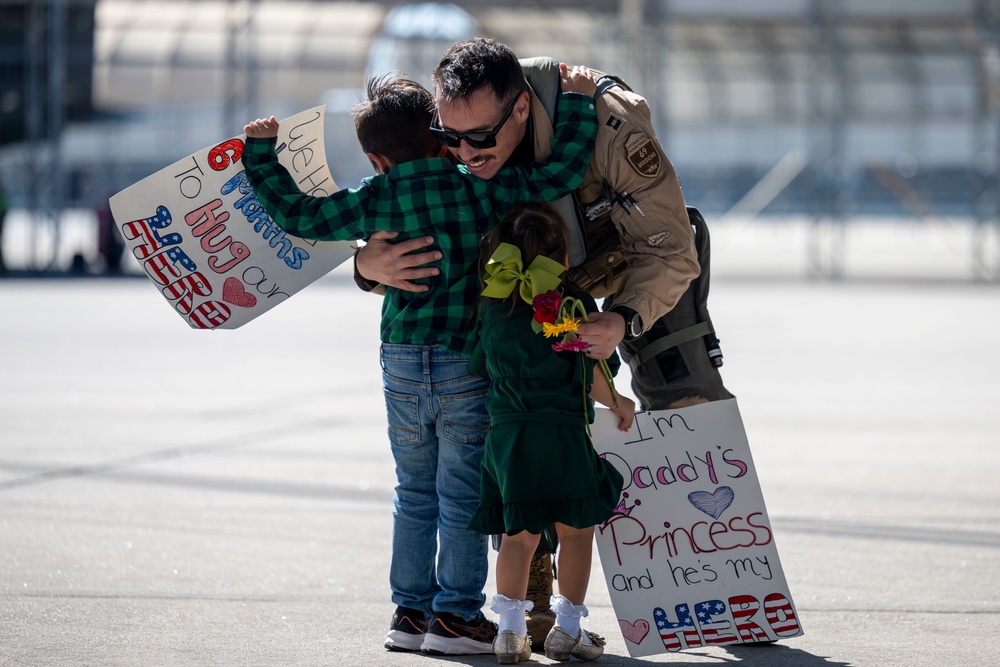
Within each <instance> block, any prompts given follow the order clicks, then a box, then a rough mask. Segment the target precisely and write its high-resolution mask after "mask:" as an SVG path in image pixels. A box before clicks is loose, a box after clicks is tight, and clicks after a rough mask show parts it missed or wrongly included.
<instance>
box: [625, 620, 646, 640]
mask: <svg viewBox="0 0 1000 667" xmlns="http://www.w3.org/2000/svg"><path fill="white" fill-rule="evenodd" d="M618 626H619V627H620V628H621V629H622V635H623V636H624V637H625V639H627V640H629V641H630V642H632V643H633V644H641V643H642V640H643V639H645V638H646V635H648V634H649V623H648V622H647V621H646V619H644V618H640V619H639V620H637V621H636V622H635V623H629V622H628V621H623V620H622V619H620V618H619V619H618Z"/></svg>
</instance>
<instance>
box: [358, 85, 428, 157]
mask: <svg viewBox="0 0 1000 667" xmlns="http://www.w3.org/2000/svg"><path fill="white" fill-rule="evenodd" d="M394 77H395V75H393V74H383V75H382V76H380V77H372V78H371V79H369V80H368V99H367V100H365V101H364V102H361V103H360V104H358V105H357V106H356V107H354V109H352V112H353V113H354V131H355V132H356V133H357V135H358V143H360V144H361V150H363V151H364V152H365V153H378V154H379V155H384V156H385V157H386V158H388V159H389V160H391V161H392V163H393V164H400V163H401V162H410V161H412V160H419V159H422V158H427V157H434V156H436V155H437V154H438V153H439V152H440V150H441V144H440V143H439V142H438V140H437V139H435V138H434V135H433V134H431V133H430V130H429V129H428V128H429V127H430V126H431V121H432V120H433V116H434V98H433V97H431V94H430V92H429V91H428V90H427V89H426V88H424V87H423V86H421V85H420V84H419V83H417V82H415V81H411V80H409V79H403V78H394Z"/></svg>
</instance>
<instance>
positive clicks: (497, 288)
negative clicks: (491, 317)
mask: <svg viewBox="0 0 1000 667" xmlns="http://www.w3.org/2000/svg"><path fill="white" fill-rule="evenodd" d="M565 269H566V267H565V266H563V265H562V264H560V263H559V262H557V261H555V260H554V259H552V258H550V257H545V256H544V255H538V256H537V257H535V259H534V260H533V261H532V262H531V265H530V266H528V268H524V266H523V264H522V262H521V251H520V250H519V249H518V248H517V247H516V246H513V245H511V244H509V243H501V244H500V245H499V246H498V247H497V249H496V251H495V252H494V253H493V255H492V256H491V257H490V259H489V261H488V262H487V263H486V267H485V270H484V273H485V276H484V278H483V282H485V283H486V288H485V289H484V290H483V292H482V293H483V296H487V297H490V298H494V299H506V298H507V297H509V296H510V295H511V294H512V293H513V292H514V290H515V289H517V290H518V291H519V294H520V296H521V298H522V299H523V300H524V301H525V302H526V303H530V304H531V306H532V307H533V308H534V309H535V314H534V316H533V318H532V320H531V328H532V329H533V330H534V331H535V333H541V334H543V335H544V336H545V337H546V338H556V337H560V340H559V341H558V342H556V343H553V345H552V349H553V350H555V351H556V352H578V353H580V354H584V353H585V352H587V351H588V350H589V349H590V346H589V345H588V344H587V343H586V342H585V341H584V340H583V339H581V338H580V337H579V336H578V335H577V333H576V331H577V329H578V328H579V326H580V321H581V320H582V321H584V322H587V321H588V318H587V310H586V308H584V306H583V303H582V302H581V301H580V300H579V299H577V298H575V297H572V296H564V295H562V294H560V293H559V292H557V291H556V288H557V287H559V285H560V284H561V283H562V278H561V277H560V276H561V275H562V273H563V271H565ZM597 365H598V366H599V367H600V369H601V373H602V374H603V375H604V379H606V380H607V381H608V386H609V387H610V388H611V397H612V398H613V399H614V403H615V407H617V406H618V392H617V391H616V390H615V382H614V379H613V378H612V376H611V369H610V368H609V367H608V362H607V360H606V359H598V360H597ZM580 369H581V373H583V375H584V382H583V385H584V388H583V408H584V409H583V413H584V415H586V414H587V383H586V381H585V380H586V377H585V376H586V369H585V368H584V366H583V364H580ZM587 433H588V434H589V433H590V424H587Z"/></svg>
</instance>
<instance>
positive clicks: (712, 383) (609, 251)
mask: <svg viewBox="0 0 1000 667" xmlns="http://www.w3.org/2000/svg"><path fill="white" fill-rule="evenodd" d="M521 66H522V69H524V72H525V78H526V79H527V80H528V82H529V85H530V87H531V90H530V93H531V116H532V127H533V131H534V137H533V140H534V149H535V159H536V160H540V159H544V157H545V156H546V155H548V153H549V144H550V142H551V140H552V133H553V129H552V122H551V114H550V113H549V112H548V110H547V109H550V108H554V99H555V97H556V96H558V94H559V63H558V61H555V60H552V59H551V58H528V59H523V60H521ZM598 75H600V73H598ZM596 99H597V117H598V127H599V128H600V129H599V132H598V136H597V145H596V147H595V149H594V152H593V154H592V157H591V163H590V169H589V171H588V172H587V175H586V177H585V178H584V181H583V185H582V186H581V187H580V188H579V189H578V190H577V192H576V193H575V195H574V196H573V197H568V198H565V199H563V200H561V201H560V202H559V203H558V204H557V208H559V210H560V212H561V213H562V215H563V217H564V218H565V219H566V221H567V224H568V227H569V231H570V237H571V242H570V266H571V269H570V274H571V276H572V277H573V279H574V280H575V281H576V282H577V283H578V285H579V286H580V287H581V288H583V289H584V290H586V291H587V292H589V293H590V294H591V295H593V296H594V297H596V298H600V297H607V298H606V301H605V304H604V309H605V310H609V309H611V308H613V307H615V306H624V307H626V308H630V309H632V310H633V311H635V312H637V313H638V314H639V316H640V317H641V319H642V322H643V326H644V329H645V331H644V333H643V335H642V336H640V337H639V338H637V339H636V340H634V341H625V342H623V343H622V345H621V347H620V350H621V353H622V357H623V358H624V359H625V360H626V361H627V362H628V363H629V365H630V367H631V368H632V377H633V381H632V389H633V391H634V392H635V395H636V396H637V397H638V398H639V400H640V402H641V404H642V408H643V409H653V410H658V409H665V408H669V407H681V406H683V405H688V404H691V403H693V402H703V401H704V400H710V401H714V400H723V399H727V398H732V394H730V393H729V391H727V390H726V388H725V386H724V385H723V383H722V377H721V375H720V374H719V371H718V368H717V367H716V366H715V365H713V363H712V358H711V357H710V356H709V349H708V348H709V345H711V346H712V347H713V353H716V352H717V345H716V340H715V338H714V331H713V330H712V326H711V320H710V319H709V317H708V310H707V305H706V303H707V295H708V285H709V276H708V271H707V269H708V266H709V261H708V260H709V243H708V229H707V227H706V226H705V224H704V220H703V219H702V218H701V215H700V214H699V213H698V212H697V211H696V210H694V209H688V208H687V207H686V205H685V203H684V197H683V195H682V194H681V187H680V183H679V181H678V178H677V174H676V172H675V171H674V168H673V166H672V165H671V163H670V161H669V160H668V159H667V156H666V155H665V154H664V153H663V149H662V147H661V146H660V143H659V141H658V140H657V138H656V134H655V132H654V130H653V126H652V119H651V117H650V112H649V107H648V105H647V104H646V100H645V99H643V98H642V97H640V96H638V95H636V94H635V93H633V92H631V90H629V89H628V87H627V86H625V85H624V84H623V83H622V82H621V81H620V80H618V79H614V78H613V77H608V78H607V79H602V81H601V83H600V84H599V86H598V94H597V96H596ZM588 212H589V213H590V216H589V217H588ZM699 255H700V256H701V262H702V266H701V272H700V270H699ZM699 272H700V275H699ZM718 354H719V355H720V357H719V361H721V352H718Z"/></svg>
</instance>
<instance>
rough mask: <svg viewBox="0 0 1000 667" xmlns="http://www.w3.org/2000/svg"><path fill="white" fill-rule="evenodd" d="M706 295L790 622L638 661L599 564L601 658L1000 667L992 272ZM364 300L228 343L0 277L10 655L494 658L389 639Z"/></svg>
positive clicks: (374, 317) (345, 293) (727, 281)
mask: <svg viewBox="0 0 1000 667" xmlns="http://www.w3.org/2000/svg"><path fill="white" fill-rule="evenodd" d="M338 271H339V270H338ZM711 308H712V313H713V316H714V319H715V324H716V327H717V329H718V331H719V333H720V337H721V339H722V343H723V348H724V351H725V353H726V365H725V367H724V369H723V370H724V373H725V378H726V381H727V384H728V385H729V387H730V388H731V389H732V391H734V392H735V393H736V394H737V396H738V399H739V405H740V409H741V412H742V415H743V419H744V422H745V424H746V428H747V432H748V436H749V440H750V444H751V448H752V450H753V453H754V460H755V462H756V465H757V470H758V475H759V477H760V480H761V484H762V487H763V492H764V497H765V500H766V502H767V506H768V510H769V513H770V517H771V522H772V525H773V527H774V531H775V537H776V541H777V545H778V549H779V552H780V555H781V559H782V564H783V567H784V571H785V576H786V578H787V580H788V584H789V587H790V590H791V592H792V595H793V598H794V600H795V603H796V606H797V608H798V611H799V615H800V620H801V622H802V626H803V628H804V630H805V634H804V635H803V636H801V637H797V638H793V639H789V640H785V641H781V642H779V643H777V644H774V645H769V646H758V647H732V648H710V649H699V650H690V651H683V652H680V653H676V654H669V655H660V656H654V657H651V658H643V659H641V660H639V659H632V658H629V657H628V653H627V650H626V648H625V642H624V640H623V639H622V637H621V635H620V634H619V633H618V632H617V630H616V627H617V624H616V622H615V615H614V612H613V610H612V608H611V605H610V599H609V597H608V593H607V589H606V586H605V584H604V580H603V577H602V575H601V573H600V569H599V563H598V561H597V559H596V555H595V571H594V577H593V581H592V585H591V594H590V598H589V600H588V605H589V606H590V609H591V617H590V618H589V619H588V627H589V628H591V629H593V630H596V631H598V632H600V633H602V634H604V635H606V636H607V637H608V638H609V644H608V648H607V654H606V655H605V657H604V658H602V659H601V661H600V663H599V664H604V665H639V664H645V663H654V664H658V663H665V664H673V665H723V664H725V665H729V664H739V665H747V666H748V667H750V666H757V665H779V666H780V665H801V666H805V667H813V666H815V667H819V666H827V665H830V666H841V665H852V666H854V665H865V666H868V665H901V666H902V665H996V664H1000V648H998V639H997V637H998V635H1000V484H998V481H997V480H998V479H1000V409H998V406H1000V382H998V377H1000V349H998V340H1000V338H998V335H997V331H998V323H1000V288H998V286H997V285H995V284H994V285H983V284H976V283H972V282H968V281H965V280H940V281H935V282H929V281H920V280H902V281H898V280H891V279H886V280H876V279H872V280H853V281H852V280H848V281H845V282H841V283H829V282H819V281H808V280H780V281H779V280H769V279H764V278H743V279H741V278H738V277H733V276H730V277H726V276H719V277H717V278H716V280H715V281H714V284H713V287H712V299H711ZM378 313H379V299H377V298H374V297H371V296H367V295H364V294H362V293H360V292H359V291H357V290H356V289H355V288H354V287H353V284H351V283H350V282H349V281H348V280H347V279H346V278H345V277H344V275H343V274H342V273H335V274H334V275H333V276H331V277H328V278H325V279H323V280H321V281H320V282H318V283H317V284H315V285H313V286H311V287H309V288H308V289H306V290H305V291H304V292H302V293H301V294H299V295H297V296H295V297H294V298H293V299H291V300H290V301H288V302H287V303H285V304H283V305H282V306H280V307H279V308H277V309H275V310H273V311H271V312H270V313H267V314H266V315H264V316H263V317H262V318H261V319H259V320H257V321H255V322H252V323H250V324H249V325H247V326H245V327H244V328H242V329H240V330H237V331H220V332H197V331H193V330H190V329H188V328H187V326H186V324H184V323H183V322H182V320H181V319H180V318H179V317H177V316H176V315H175V314H173V313H172V312H171V309H170V307H169V305H168V304H167V303H166V302H165V301H164V300H163V299H162V298H161V297H160V296H159V295H158V294H157V293H156V291H155V289H154V288H153V287H152V285H151V284H150V283H149V282H148V281H146V280H145V279H117V280H112V279H96V278H95V279H84V280H74V281H71V280H41V281H28V280H4V281H0V665H18V666H27V665H59V666H63V665H65V666H70V665H74V666H75V665H81V666H83V665H87V666H93V665H123V666H132V665H164V666H174V665H220V666H229V665H232V666H236V665H240V666H243V665H269V666H270V665H290V666H303V667H305V666H313V665H421V666H423V667H430V666H431V665H436V664H441V663H444V664H449V663H451V664H461V665H492V664H495V659H494V658H493V657H492V656H470V657H459V658H451V659H440V658H432V657H429V656H423V655H410V654H399V653H388V652H387V651H385V650H384V649H383V647H382V640H383V636H384V633H385V630H386V629H387V626H388V622H389V617H390V615H391V613H392V610H393V605H392V604H391V602H390V601H389V589H388V585H387V572H388V565H389V533H390V525H391V497H392V488H393V484H394V473H393V466H392V460H391V456H390V454H389V450H388V446H387V444H386V437H385V418H384V414H383V413H384V403H383V400H382V393H381V378H380V371H379V367H378V340H377V327H378ZM622 384H624V382H623V381H619V385H622ZM491 591H492V578H491V581H490V583H489V585H488V589H487V592H491ZM550 662H551V661H549V660H547V659H546V658H545V657H544V656H542V655H539V654H535V655H534V656H533V663H532V664H550Z"/></svg>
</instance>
